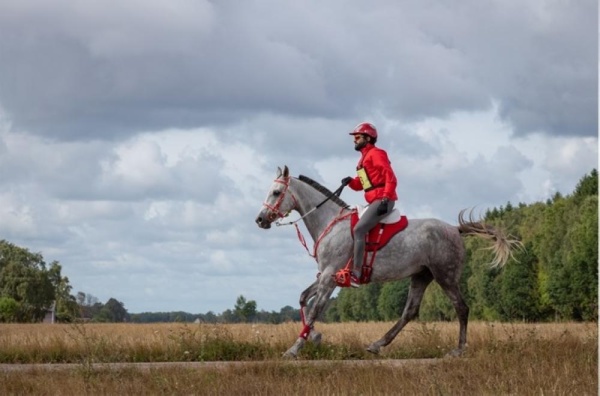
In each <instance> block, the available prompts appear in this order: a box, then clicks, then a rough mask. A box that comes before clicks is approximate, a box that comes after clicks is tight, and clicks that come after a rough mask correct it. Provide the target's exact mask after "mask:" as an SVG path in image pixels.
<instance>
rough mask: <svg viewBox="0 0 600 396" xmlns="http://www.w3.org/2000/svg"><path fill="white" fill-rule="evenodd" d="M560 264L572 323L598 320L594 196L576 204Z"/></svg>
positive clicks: (595, 203) (596, 201)
mask: <svg viewBox="0 0 600 396" xmlns="http://www.w3.org/2000/svg"><path fill="white" fill-rule="evenodd" d="M566 239H567V243H566V244H567V245H568V246H569V249H568V250H567V251H566V254H565V255H564V261H563V265H564V268H565V271H566V272H568V273H569V277H568V278H569V291H570V296H569V297H570V298H569V300H568V301H569V302H570V304H571V307H570V312H571V315H572V317H571V318H572V319H575V320H597V319H598V196H597V195H590V196H587V197H586V198H585V199H583V200H582V201H580V203H579V205H578V207H577V214H576V215H575V216H574V217H573V221H572V224H571V225H570V227H569V229H568V232H567V236H566Z"/></svg>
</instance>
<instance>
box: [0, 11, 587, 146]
mask: <svg viewBox="0 0 600 396" xmlns="http://www.w3.org/2000/svg"><path fill="white" fill-rule="evenodd" d="M311 4H312V3H311V2H309V3H305V4H303V5H289V4H281V3H279V2H262V3H260V5H259V4H257V3H254V2H249V3H244V4H237V5H236V6H235V7H234V6H232V4H230V3H228V2H219V3H212V2H207V1H199V2H193V3H191V2H188V1H184V0H178V1H174V2H170V3H169V4H168V5H165V4H163V3H161V2H139V1H137V0H127V1H125V2H122V3H120V4H119V5H118V6H115V7H110V8H107V7H105V5H104V4H103V3H101V2H97V1H87V2H86V4H85V6H83V5H82V4H80V3H75V2H72V1H66V0H63V1H53V2H51V3H49V4H47V5H46V6H44V5H39V4H37V3H36V2H29V1H25V2H23V1H19V2H17V1H12V0H9V1H5V2H3V3H2V5H0V51H1V52H2V53H3V62H2V65H0V86H2V87H3V88H2V90H1V91H0V103H1V104H2V105H3V106H4V108H5V109H6V111H7V112H8V113H9V114H10V117H11V119H12V120H13V122H14V123H15V128H16V129H17V130H27V131H30V132H35V133H37V134H42V135H44V136H47V137H52V138H57V139H68V140H81V139H86V140H89V139H115V138H118V137H119V136H125V135H131V134H135V133H138V132H140V131H148V130H163V129H165V128H172V127H176V128H185V129H189V128H195V127H210V126H216V125H235V124H237V123H239V122H240V121H242V120H243V119H245V118H246V117H248V116H249V115H255V114H273V113H275V114H279V115H283V116H285V117H301V118H312V119H329V120H335V119H340V118H347V117H349V116H352V115H355V114H361V113H362V114H368V113H372V112H373V111H380V112H382V113H383V114H385V115H386V117H388V118H396V119H407V120H419V119H423V118H427V117H445V116H447V115H449V114H451V113H453V112H455V111H457V110H459V109H462V110H469V111H470V110H476V111H481V110H483V109H486V108H489V106H490V104H491V101H492V100H494V101H497V103H498V104H499V107H500V110H501V111H500V115H501V116H502V117H503V118H504V119H505V120H506V121H507V122H510V123H511V124H513V125H514V132H515V133H516V134H519V135H525V134H529V133H533V132H539V133H546V134H552V135H562V136H593V135H595V134H596V131H597V120H596V117H593V116H592V115H591V114H593V112H594V111H595V110H596V109H597V70H596V67H595V65H596V63H597V62H596V57H595V53H596V47H597V45H596V42H597V34H596V18H595V15H596V14H597V13H596V12H594V10H595V9H596V5H595V2H593V1H591V0H584V1H582V2H580V3H578V6H577V7H573V6H571V5H569V4H568V3H564V2H560V1H545V2H540V1H534V0H531V1H529V2H526V3H525V4H520V5H519V7H516V6H515V5H513V4H512V3H506V2H500V1H492V0H490V1H486V2H484V3H481V2H473V1H471V2H466V3H465V2H463V3H461V5H460V6H455V5H453V6H452V7H450V6H448V5H447V4H446V3H444V2H429V3H428V4H427V5H426V6H425V5H422V4H421V3H420V2H416V1H408V2H403V3H397V2H382V3H379V4H378V6H377V7H368V8H365V7H364V4H362V3H361V2H360V1H356V2H354V3H353V4H346V3H341V2H332V3H327V4H321V3H318V5H317V3H314V4H312V6H311ZM267 10H268V11H267ZM309 22H310V28H308V27H307V26H309V25H308V23H309Z"/></svg>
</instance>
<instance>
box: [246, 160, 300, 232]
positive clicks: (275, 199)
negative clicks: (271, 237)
mask: <svg viewBox="0 0 600 396" xmlns="http://www.w3.org/2000/svg"><path fill="white" fill-rule="evenodd" d="M289 187H290V171H289V169H288V167H287V166H284V168H283V170H281V168H277V177H276V178H275V181H274V182H273V184H272V185H271V188H270V189H269V193H268V194H267V198H266V199H265V202H264V203H263V207H262V209H261V210H260V212H259V213H258V216H256V224H258V226H259V227H260V228H265V229H268V228H271V223H273V222H274V221H275V220H277V219H281V218H284V217H285V216H287V215H288V213H289V212H291V211H292V210H293V209H295V208H296V198H295V197H294V196H293V195H292V193H291V192H290V191H289Z"/></svg>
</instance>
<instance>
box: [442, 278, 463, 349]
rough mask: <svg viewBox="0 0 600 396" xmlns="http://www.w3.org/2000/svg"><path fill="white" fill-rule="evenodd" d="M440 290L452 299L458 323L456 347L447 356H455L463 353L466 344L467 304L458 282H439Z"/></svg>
mask: <svg viewBox="0 0 600 396" xmlns="http://www.w3.org/2000/svg"><path fill="white" fill-rule="evenodd" d="M438 283H439V284H440V286H441V287H442V290H444V293H446V296H448V298H449V299H450V301H452V305H454V309H455V310H456V315H457V316H458V323H459V325H460V330H459V335H458V348H456V349H454V350H453V351H451V352H449V353H448V356H453V357H457V356H460V355H462V354H463V352H464V351H465V347H466V345H467V323H468V321H469V306H468V305H467V303H465V300H464V298H463V296H462V293H461V292H460V287H459V286H458V282H451V283H446V282H439V281H438Z"/></svg>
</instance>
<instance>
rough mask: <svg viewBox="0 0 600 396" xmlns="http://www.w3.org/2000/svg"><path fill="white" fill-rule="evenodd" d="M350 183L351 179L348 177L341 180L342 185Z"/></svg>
mask: <svg viewBox="0 0 600 396" xmlns="http://www.w3.org/2000/svg"><path fill="white" fill-rule="evenodd" d="M351 181H352V178H351V177H350V176H346V177H344V178H343V179H342V185H343V186H347V185H348V184H349V183H350V182H351Z"/></svg>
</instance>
